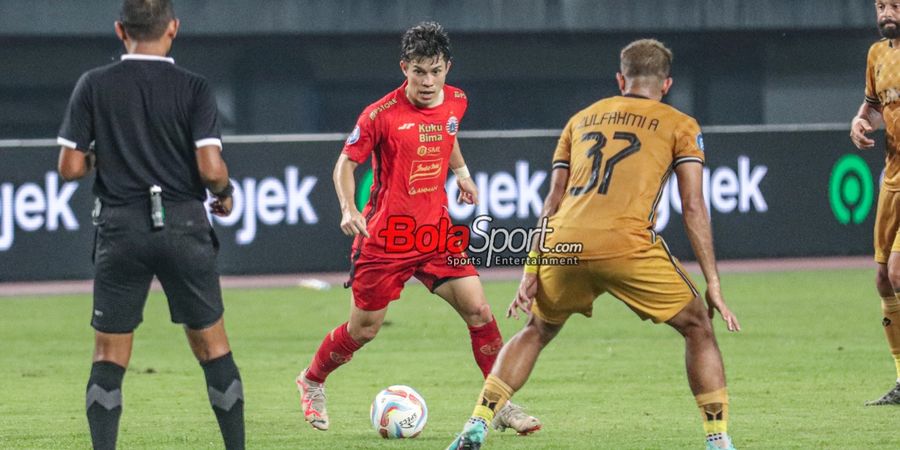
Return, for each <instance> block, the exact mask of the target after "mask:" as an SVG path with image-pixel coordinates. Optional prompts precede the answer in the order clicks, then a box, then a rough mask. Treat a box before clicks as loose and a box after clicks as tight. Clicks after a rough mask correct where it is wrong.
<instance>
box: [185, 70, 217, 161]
mask: <svg viewBox="0 0 900 450" xmlns="http://www.w3.org/2000/svg"><path fill="white" fill-rule="evenodd" d="M188 120H189V121H190V125H191V138H192V139H193V141H194V146H195V147H196V148H200V147H204V146H207V145H212V146H216V147H219V149H221V148H222V132H221V131H220V129H219V108H218V106H217V105H216V97H215V95H213V92H212V88H210V87H209V83H207V82H206V80H205V79H203V78H200V77H198V78H197V81H196V83H195V85H194V104H193V107H192V109H191V116H190V118H189V119H188Z"/></svg>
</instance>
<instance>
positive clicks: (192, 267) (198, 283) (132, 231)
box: [91, 198, 224, 333]
mask: <svg viewBox="0 0 900 450" xmlns="http://www.w3.org/2000/svg"><path fill="white" fill-rule="evenodd" d="M165 212H166V220H165V228H163V229H162V230H158V231H154V230H152V229H151V221H150V200H149V198H148V199H147V200H146V201H141V202H137V203H135V204H130V205H126V206H106V205H104V206H103V208H101V211H100V215H99V217H98V218H97V219H96V223H97V224H96V241H95V242H94V271H95V276H94V311H93V319H92V321H91V326H93V327H94V328H95V329H96V330H97V331H101V332H104V333H130V332H132V331H134V329H135V328H137V326H138V325H139V324H140V323H141V321H142V320H143V316H144V303H145V302H146V301H147V293H148V291H149V290H150V282H151V281H152V280H153V276H154V275H156V277H157V279H159V282H160V284H161V285H162V287H163V290H164V291H165V294H166V297H167V298H168V301H169V313H170V315H171V318H172V322H175V323H181V324H184V325H186V326H187V327H188V328H191V329H203V328H207V327H209V326H210V325H212V324H214V323H215V322H216V321H218V320H219V318H220V317H221V316H222V312H223V310H224V308H223V305H222V291H221V288H220V286H219V272H218V270H217V268H216V255H217V253H218V250H219V242H218V240H217V239H216V236H215V232H214V231H213V229H212V227H211V226H210V224H209V220H208V219H207V215H206V208H205V205H204V204H203V203H202V202H200V201H196V200H195V201H186V202H166V203H165Z"/></svg>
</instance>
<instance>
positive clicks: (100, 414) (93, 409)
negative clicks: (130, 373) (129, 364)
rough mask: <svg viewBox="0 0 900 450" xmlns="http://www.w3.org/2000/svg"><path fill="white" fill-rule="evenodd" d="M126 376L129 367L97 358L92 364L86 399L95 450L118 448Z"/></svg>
mask: <svg viewBox="0 0 900 450" xmlns="http://www.w3.org/2000/svg"><path fill="white" fill-rule="evenodd" d="M123 376H125V368H124V367H122V366H120V365H118V364H115V363H112V362H109V361H97V362H95V363H94V365H93V366H91V378H90V379H89V380H88V384H87V393H86V395H85V398H86V404H87V418H88V425H90V427H91V441H93V443H94V449H95V450H108V449H115V448H116V436H117V435H118V434H119V417H120V416H121V415H122V377H123Z"/></svg>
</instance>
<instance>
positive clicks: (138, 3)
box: [119, 0, 175, 41]
mask: <svg viewBox="0 0 900 450" xmlns="http://www.w3.org/2000/svg"><path fill="white" fill-rule="evenodd" d="M174 18H175V11H174V10H173V8H172V1H171V0H125V1H124V2H122V9H121V10H120V11H119V22H121V23H122V27H123V28H125V34H127V35H128V37H129V38H131V39H134V40H136V41H153V40H156V39H159V38H160V37H162V35H163V33H165V32H166V27H168V26H169V22H170V21H172V19H174Z"/></svg>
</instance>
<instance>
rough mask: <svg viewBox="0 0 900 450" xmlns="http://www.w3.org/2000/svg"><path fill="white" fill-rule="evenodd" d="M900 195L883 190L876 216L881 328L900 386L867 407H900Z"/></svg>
mask: <svg viewBox="0 0 900 450" xmlns="http://www.w3.org/2000/svg"><path fill="white" fill-rule="evenodd" d="M898 201H900V195H898V193H895V192H890V191H886V190H884V189H882V190H881V191H880V192H879V195H878V208H877V212H876V214H875V233H874V236H875V239H874V244H875V262H876V263H877V264H878V270H877V272H876V276H875V287H876V288H877V289H878V294H879V296H880V297H881V311H882V313H883V316H882V317H883V318H882V321H881V325H882V327H883V328H884V334H885V337H886V338H887V341H888V347H889V348H890V351H891V355H892V356H893V359H894V366H895V367H896V375H897V379H896V383H895V384H894V387H893V388H892V389H891V390H889V391H888V392H887V393H886V394H884V395H883V396H881V397H880V398H879V399H877V400H873V401H870V402H866V405H870V406H872V405H897V404H900V254H898V253H897V252H898V251H900V240H898V237H897V231H898V227H900V205H898V204H897V203H898Z"/></svg>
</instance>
